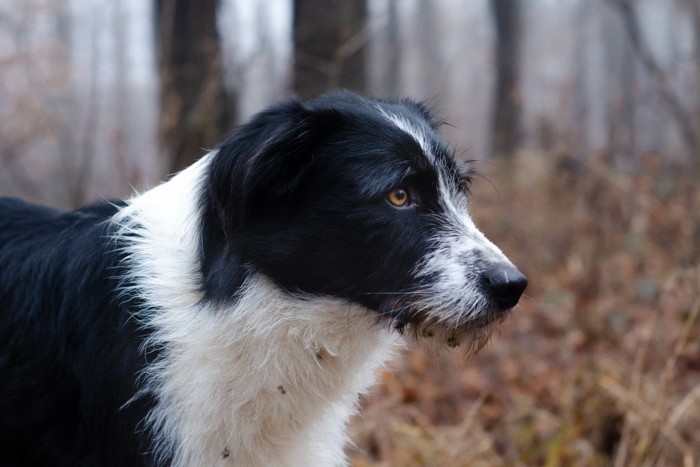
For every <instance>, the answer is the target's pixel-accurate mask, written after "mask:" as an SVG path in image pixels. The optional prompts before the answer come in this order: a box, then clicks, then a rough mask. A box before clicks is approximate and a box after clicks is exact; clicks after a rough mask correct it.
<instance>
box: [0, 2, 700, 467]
mask: <svg viewBox="0 0 700 467" xmlns="http://www.w3.org/2000/svg"><path fill="white" fill-rule="evenodd" d="M338 87H345V88H350V89H353V90H355V91H358V92H360V93H364V94H367V95H376V96H381V97H404V96H410V97H413V98H418V99H425V100H427V101H429V102H430V103H431V104H432V106H433V107H434V108H435V109H437V110H438V112H439V114H440V115H441V116H442V117H443V118H444V119H445V120H446V121H447V122H449V123H450V125H449V126H446V127H445V128H444V133H445V135H446V137H447V139H448V140H449V141H450V142H451V144H453V145H454V146H455V147H456V148H457V153H458V154H459V155H460V157H462V158H464V159H470V160H474V161H475V162H474V163H475V164H476V167H477V169H478V170H479V171H480V172H481V173H482V174H483V175H484V177H483V178H480V179H479V180H477V183H476V184H475V186H474V187H473V192H474V198H473V201H472V211H473V215H474V216H475V218H476V219H477V223H478V224H479V225H480V226H481V227H482V229H483V230H484V231H485V232H486V234H487V235H488V236H489V237H490V238H491V239H492V240H494V241H495V242H496V243H497V244H499V245H500V246H501V247H502V249H503V250H504V251H505V252H506V253H507V254H508V255H509V256H511V257H512V258H513V260H514V262H515V263H516V264H517V265H518V266H519V267H520V269H521V270H523V271H524V272H526V273H527V275H528V276H529V278H530V286H529V288H528V290H527V297H525V298H524V299H523V300H522V301H521V305H520V307H519V309H518V310H517V311H516V312H515V313H514V314H513V316H512V317H511V318H510V319H509V320H508V321H507V322H506V323H505V325H504V326H503V328H502V330H501V331H500V333H499V335H498V336H496V337H495V338H494V339H493V340H492V342H491V343H490V344H489V346H487V348H486V349H484V350H483V351H482V352H481V354H480V355H479V356H478V357H476V358H475V359H474V360H473V361H470V362H456V361H454V358H455V357H454V356H452V355H450V354H449V353H447V352H445V353H444V354H439V355H434V354H427V353H426V352H425V351H424V350H422V349H419V348H416V349H412V350H410V351H409V352H407V354H406V355H405V356H404V358H401V359H397V360H396V361H395V362H394V363H393V364H392V370H393V371H391V372H388V371H387V372H384V373H382V375H381V379H380V384H379V385H378V386H376V387H375V388H374V390H373V392H372V394H371V395H370V396H368V397H367V398H365V399H363V406H364V411H363V415H362V416H360V417H357V418H356V419H355V420H354V421H353V423H352V426H351V434H352V438H353V440H354V446H353V447H351V448H349V450H348V453H349V455H350V457H351V459H352V462H353V465H355V466H375V465H383V466H402V465H407V466H408V465H417V466H423V465H424V466H480V465H483V466H499V465H504V466H510V465H546V466H556V465H567V466H569V465H580V466H597V465H600V466H647V465H648V466H656V465H658V466H676V465H683V466H684V467H691V466H693V465H699V464H700V319H699V318H698V314H700V186H699V184H698V183H697V180H698V176H699V175H700V0H469V1H467V0H464V1H460V0H367V1H366V2H365V1H360V0H358V1H343V0H196V1H195V0H154V1H147V0H63V1H62V0H1V1H0V195H15V196H22V197H24V198H27V199H30V200H33V201H38V202H43V203H47V204H51V205H54V206H57V207H61V208H71V207H75V206H78V205H81V204H83V203H86V202H89V201H93V200H96V199H101V198H112V197H125V196H128V195H130V194H131V193H132V192H133V191H134V190H144V189H146V188H148V187H150V186H153V185H155V184H156V183H158V181H160V180H162V179H164V178H165V177H166V176H167V174H169V173H172V172H173V171H176V170H179V169H181V168H183V167H185V166H187V165H188V164H189V163H191V162H192V161H194V160H196V159H197V158H199V157H201V156H202V155H203V154H204V152H205V150H206V148H211V147H213V146H214V145H215V144H216V143H217V142H218V141H219V140H220V139H221V138H222V137H223V136H224V135H225V134H226V133H228V132H229V131H231V129H232V128H233V127H234V126H235V125H236V124H237V123H240V122H242V121H244V120H245V119H247V118H248V117H249V116H250V115H251V114H252V113H254V112H256V111H257V110H260V109H262V108H263V107H264V106H266V105H267V104H269V103H271V102H273V101H275V100H277V99H280V98H283V97H285V96H287V95H291V94H296V95H299V96H301V97H304V98H306V97H311V96H314V95H317V94H319V93H323V92H326V91H329V90H332V89H334V88H338Z"/></svg>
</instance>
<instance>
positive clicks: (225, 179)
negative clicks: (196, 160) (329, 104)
mask: <svg viewBox="0 0 700 467" xmlns="http://www.w3.org/2000/svg"><path fill="white" fill-rule="evenodd" d="M311 133H312V123H311V112H310V111H309V110H308V109H307V107H306V106H305V104H304V103H302V102H301V101H300V100H298V99H290V100H288V101H285V102H283V103H281V104H279V105H276V106H274V107H272V108H270V109H268V110H266V111H264V112H261V113H259V114H258V115H256V116H255V117H254V118H253V119H252V120H251V121H250V122H248V123H246V124H245V125H243V126H241V127H240V128H239V129H238V130H237V131H236V132H235V133H234V134H233V135H232V136H231V138H229V139H228V140H227V141H226V142H224V143H223V144H222V145H221V146H219V148H218V151H217V154H216V155H215V156H214V159H213V161H212V163H211V165H210V168H209V181H210V183H209V196H210V197H211V200H212V201H213V204H214V207H215V209H216V210H217V211H218V215H219V219H220V221H221V222H222V223H223V225H222V227H223V228H224V232H225V234H226V236H227V237H228V236H229V235H231V234H232V233H233V232H234V231H235V230H236V226H239V225H241V222H243V221H244V220H245V219H246V217H247V216H249V215H250V214H251V212H254V213H263V212H267V211H266V209H267V210H269V209H281V208H282V207H283V206H284V203H285V202H288V201H289V199H290V198H291V196H292V194H293V193H294V191H295V189H296V188H297V187H298V185H299V183H300V182H301V180H302V178H303V177H304V174H305V173H306V171H307V169H308V167H309V165H310V163H311V160H312V158H311V153H312V149H313V148H312V140H313V138H312V135H311Z"/></svg>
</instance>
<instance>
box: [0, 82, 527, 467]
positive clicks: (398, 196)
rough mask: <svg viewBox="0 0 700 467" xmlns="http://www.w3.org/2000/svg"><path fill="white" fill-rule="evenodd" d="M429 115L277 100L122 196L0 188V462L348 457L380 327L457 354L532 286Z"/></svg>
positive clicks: (382, 343) (382, 352)
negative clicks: (477, 213)
mask: <svg viewBox="0 0 700 467" xmlns="http://www.w3.org/2000/svg"><path fill="white" fill-rule="evenodd" d="M436 127H437V123H436V122H435V121H434V120H433V119H432V118H431V116H430V114H429V113H428V111H427V110H426V108H425V107H424V106H423V105H421V104H417V103H414V102H411V101H380V100H370V99H365V98H362V97H359V96H356V95H354V94H351V93H348V92H339V93H335V94H331V95H328V96H325V97H320V98H318V99H316V100H313V101H311V102H308V103H302V102H300V101H298V100H289V101H286V102H283V103H281V104H279V105H276V106H274V107H272V108H270V109H268V110H266V111H264V112H262V113H260V114H258V115H257V116H255V117H254V118H253V119H252V120H251V121H250V122H249V123H247V124H245V125H243V126H242V127H241V128H239V129H238V130H237V131H236V132H235V133H234V134H233V136H231V138H230V139H229V140H227V141H226V142H224V143H223V144H222V145H220V146H219V147H218V148H217V149H215V150H213V151H211V152H210V153H209V154H207V155H206V156H205V157H203V158H202V159H201V160H200V161H199V162H197V163H196V164H194V165H193V166H192V167H190V168H188V169H186V170H184V171H183V172H181V173H180V174H178V175H177V176H175V177H174V178H172V179H171V180H170V181H168V182H166V183H163V184H162V185H160V186H158V187H156V188H154V189H152V190H150V191H147V192H145V193H144V194H142V195H139V196H136V197H134V198H132V199H130V200H128V201H124V202H117V203H103V204H96V205H92V206H88V207H85V208H83V209H79V210H77V211H74V212H69V213H61V212H57V211H55V210H53V209H49V208H45V207H41V206H35V205H31V204H27V203H24V202H22V201H18V200H14V199H0V317H1V320H0V464H2V465H17V466H34V465H42V466H136V465H174V466H195V467H198V466H202V467H209V466H216V465H242V466H253V465H259V466H279V465H288V466H315V465H344V464H345V463H346V460H345V456H344V453H343V446H344V443H345V440H346V436H345V426H346V424H347V421H348V418H349V417H350V415H351V414H352V413H353V411H354V410H355V405H356V402H357V398H358V394H360V393H361V392H362V391H364V390H366V389H367V387H368V386H369V385H370V384H371V383H372V380H373V369H375V368H376V367H377V366H378V365H380V364H381V363H382V362H383V361H384V360H385V359H386V358H387V357H388V356H389V354H390V353H391V352H390V351H391V348H392V346H393V344H394V342H395V341H396V340H397V335H399V334H410V335H412V336H416V337H417V338H419V339H421V340H425V341H428V342H434V343H439V344H444V345H449V346H452V347H454V346H458V345H461V346H462V348H465V349H467V350H466V351H473V350H474V349H476V348H478V347H480V346H481V345H483V343H484V342H485V341H486V340H487V339H488V336H489V334H490V332H491V330H492V328H493V327H494V323H497V322H499V321H501V320H502V319H503V318H504V317H505V316H506V315H507V314H508V311H509V310H510V309H512V308H513V307H514V306H515V305H516V304H517V302H518V300H519V298H520V295H521V293H522V292H523V290H524V289H525V286H526V284H527V281H526V279H525V277H524V276H523V275H522V274H521V273H520V272H518V270H517V269H516V268H515V267H514V266H513V265H512V264H511V263H510V262H509V261H508V259H506V257H505V256H504V255H503V253H502V252H501V251H500V250H499V249H498V248H497V247H496V246H495V245H493V244H492V243H491V242H489V241H488V240H487V239H486V238H485V237H484V235H483V234H482V233H481V232H479V230H477V228H476V227H475V226H474V224H473V222H472V220H471V219H470V217H469V215H468V213H467V198H468V196H467V195H468V193H467V184H468V182H469V179H468V175H469V174H465V173H461V172H460V170H459V169H458V167H457V165H456V163H455V161H454V160H453V157H452V154H451V152H450V149H449V148H448V147H447V146H446V144H445V142H444V141H443V140H442V139H441V137H440V136H439V135H438V133H437V129H436Z"/></svg>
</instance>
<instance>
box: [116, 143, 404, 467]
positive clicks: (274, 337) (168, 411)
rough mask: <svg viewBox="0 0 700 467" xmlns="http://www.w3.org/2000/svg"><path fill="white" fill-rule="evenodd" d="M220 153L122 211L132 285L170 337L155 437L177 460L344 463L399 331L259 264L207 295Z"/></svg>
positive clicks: (157, 329) (159, 373)
mask: <svg viewBox="0 0 700 467" xmlns="http://www.w3.org/2000/svg"><path fill="white" fill-rule="evenodd" d="M211 157H213V154H210V155H208V156H206V157H205V158H203V159H202V160H200V161H199V162H198V163H197V164H195V165H194V166H192V167H190V168H189V169H187V170H185V171H184V172H182V173H180V174H179V175H177V176H176V177H174V178H173V179H172V180H170V181H169V182H167V183H164V184H162V185H160V186H158V187H156V188H154V189H153V190H150V191H148V192H146V193H144V194H143V195H140V196H138V197H135V198H134V199H132V200H131V201H130V204H129V205H128V206H127V207H126V208H124V209H123V210H122V211H121V212H120V213H119V214H118V215H117V216H116V217H115V221H116V222H118V223H119V224H120V225H121V226H122V229H121V233H122V234H123V235H127V234H131V235H129V237H130V240H129V241H130V243H129V246H128V247H127V253H128V257H129V262H130V266H131V268H132V269H133V271H132V273H133V274H135V278H136V280H135V281H134V282H135V283H136V284H138V285H137V286H136V287H135V288H134V289H133V290H126V291H125V292H126V293H134V294H137V295H139V296H140V297H141V298H142V299H143V300H144V301H145V303H146V306H147V308H146V310H145V311H144V312H143V313H142V315H141V316H139V319H141V320H143V323H144V325H145V326H148V327H149V329H151V332H152V333H153V334H152V337H151V338H150V340H149V342H148V345H151V346H154V347H155V348H158V349H161V355H162V356H161V357H160V358H159V359H158V360H157V361H155V362H152V363H151V364H150V365H149V367H148V368H147V371H146V373H145V374H144V375H143V377H144V383H145V390H146V391H148V392H150V393H151V394H152V395H154V396H155V397H156V399H157V404H156V407H155V408H154V409H153V410H152V412H151V413H150V414H149V416H148V419H147V420H146V421H147V423H148V426H149V427H150V428H151V429H153V430H154V432H155V439H156V449H157V451H158V452H159V453H162V455H163V458H169V457H172V459H173V462H172V463H173V465H175V466H190V465H202V466H204V465H207V466H215V465H246V466H254V465H265V466H273V465H290V466H292V465H308V466H312V465H344V464H345V463H346V461H345V456H344V453H343V446H344V444H345V441H346V436H345V426H346V424H347V421H348V418H349V417H350V415H351V414H352V413H353V412H354V409H355V404H356V401H357V397H358V394H359V393H361V392H363V391H365V390H366V389H367V387H368V386H369V385H370V384H371V383H372V381H373V374H372V373H373V369H374V368H376V367H377V366H379V365H381V364H382V362H383V361H384V360H385V359H386V358H387V357H388V356H389V354H390V350H391V347H392V342H393V340H394V337H393V336H391V335H390V334H389V333H388V332H387V331H386V329H384V328H383V327H382V326H381V325H378V324H377V323H376V317H375V316H374V315H373V314H372V313H370V312H368V311H367V310H366V309H364V308H362V307H359V306H357V305H352V304H348V303H347V302H345V301H342V300H338V299H333V298H327V299H319V298H314V299H306V300H304V299H301V298H295V297H292V296H290V295H289V294H287V293H285V292H283V291H281V290H280V289H279V288H278V287H277V286H276V285H275V284H273V283H272V282H271V281H270V280H269V279H268V278H266V277H265V276H263V275H260V274H257V275H253V276H252V277H251V278H249V279H248V280H247V281H246V283H245V284H244V286H243V292H242V293H241V294H240V299H239V300H238V301H237V302H236V303H235V304H234V305H232V306H230V307H215V306H213V305H207V304H203V303H202V302H201V298H202V295H201V292H200V287H199V282H198V278H199V274H200V273H199V265H198V258H197V251H199V241H200V239H199V238H198V237H199V235H198V233H197V232H198V231H197V228H198V220H199V219H198V216H199V213H198V208H197V206H196V200H197V199H198V196H197V191H198V190H199V189H200V188H199V187H200V184H201V183H202V181H203V180H204V177H205V172H206V166H207V164H208V161H209V160H210V158H211ZM132 239H133V240H132ZM155 304H158V305H159V306H158V307H156V306H155Z"/></svg>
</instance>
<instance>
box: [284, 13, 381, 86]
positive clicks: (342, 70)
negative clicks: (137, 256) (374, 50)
mask: <svg viewBox="0 0 700 467" xmlns="http://www.w3.org/2000/svg"><path fill="white" fill-rule="evenodd" d="M366 24H367V6H366V4H365V2H364V1H361V0H358V1H347V0H295V1H294V91H295V92H296V93H297V94H298V95H299V96H300V97H302V98H310V97H313V96H316V95H318V94H321V93H324V92H327V91H330V90H332V89H334V88H338V87H343V88H347V89H352V90H353V91H356V92H364V91H365V88H366V79H365V44H366V42H367V40H368V38H369V34H368V31H367V27H366Z"/></svg>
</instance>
